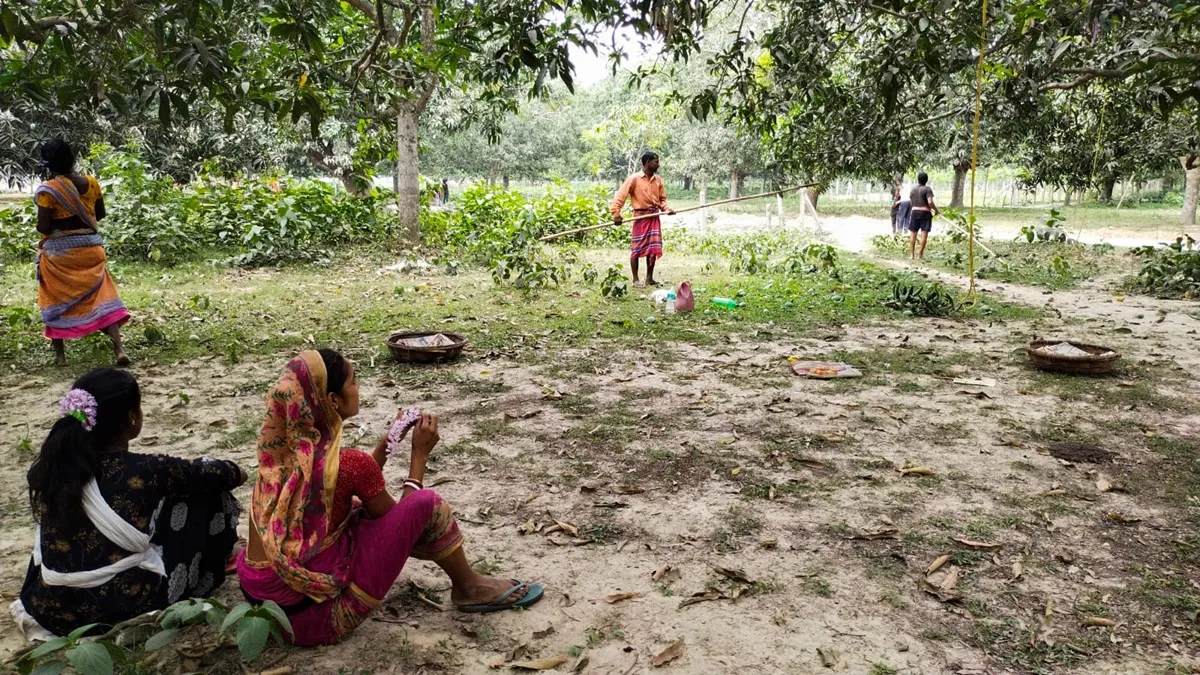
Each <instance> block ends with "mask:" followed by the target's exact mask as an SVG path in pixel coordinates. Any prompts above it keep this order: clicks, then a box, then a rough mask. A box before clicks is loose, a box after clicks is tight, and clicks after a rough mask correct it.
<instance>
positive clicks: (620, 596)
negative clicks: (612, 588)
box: [604, 592, 642, 605]
mask: <svg viewBox="0 0 1200 675" xmlns="http://www.w3.org/2000/svg"><path fill="white" fill-rule="evenodd" d="M640 597H642V594H641V593H636V592H635V593H613V594H612V595H610V596H607V597H606V598H604V601H605V602H607V603H608V604H610V605H615V604H616V603H618V602H621V601H622V600H632V599H633V598H640Z"/></svg>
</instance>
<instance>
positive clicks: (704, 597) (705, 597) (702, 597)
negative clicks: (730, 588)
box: [679, 591, 729, 609]
mask: <svg viewBox="0 0 1200 675" xmlns="http://www.w3.org/2000/svg"><path fill="white" fill-rule="evenodd" d="M728 599H729V596H728V595H725V594H724V593H718V592H717V591H701V592H699V593H694V594H693V595H692V597H690V598H686V599H684V600H683V602H680V603H679V609H683V608H684V607H687V606H688V605H694V604H696V603H699V602H710V601H712V600H728Z"/></svg>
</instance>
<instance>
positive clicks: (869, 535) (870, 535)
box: [846, 527, 898, 541]
mask: <svg viewBox="0 0 1200 675" xmlns="http://www.w3.org/2000/svg"><path fill="white" fill-rule="evenodd" d="M897 532H898V530H897V529H896V528H894V527H889V528H885V529H882V530H877V531H875V532H870V531H868V530H858V531H857V532H855V533H854V534H852V535H850V536H849V537H846V538H847V539H866V540H868V541H872V540H875V539H895V538H896V533H897Z"/></svg>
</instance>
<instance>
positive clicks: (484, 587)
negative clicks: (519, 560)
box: [450, 575, 529, 607]
mask: <svg viewBox="0 0 1200 675" xmlns="http://www.w3.org/2000/svg"><path fill="white" fill-rule="evenodd" d="M518 583H519V582H517V581H515V580H513V579H500V578H497V577H485V576H483V575H479V576H477V577H476V579H475V583H473V584H471V585H470V586H469V587H463V588H460V587H458V586H455V587H454V588H453V589H452V590H451V591H450V601H451V602H453V603H454V604H455V606H458V607H461V606H463V605H486V604H489V603H492V602H495V601H497V600H499V599H500V596H502V595H504V594H505V593H507V592H508V591H509V589H511V588H512V587H513V586H516V585H517V584H518ZM528 592H529V586H522V587H521V588H520V589H518V590H517V591H515V592H513V593H512V594H511V595H509V596H508V597H507V598H505V599H504V603H503V604H506V605H511V604H512V603H514V602H517V601H519V600H520V599H521V598H524V597H525V594H526V593H528Z"/></svg>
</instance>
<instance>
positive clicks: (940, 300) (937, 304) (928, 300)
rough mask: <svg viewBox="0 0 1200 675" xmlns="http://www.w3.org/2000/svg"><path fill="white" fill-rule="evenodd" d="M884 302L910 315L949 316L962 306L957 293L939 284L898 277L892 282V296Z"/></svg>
mask: <svg viewBox="0 0 1200 675" xmlns="http://www.w3.org/2000/svg"><path fill="white" fill-rule="evenodd" d="M884 304H885V305H887V306H888V307H891V308H892V309H895V310H898V311H901V312H904V313H905V314H909V315H912V316H950V315H951V314H954V313H956V312H958V311H959V310H960V309H961V308H962V302H961V301H960V300H959V298H958V296H957V294H955V293H954V291H952V290H950V289H948V288H946V287H945V286H942V285H941V284H920V283H915V282H913V281H909V280H905V279H899V278H897V279H895V280H894V281H893V282H892V296H891V297H890V298H888V299H887V300H885V301H884Z"/></svg>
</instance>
